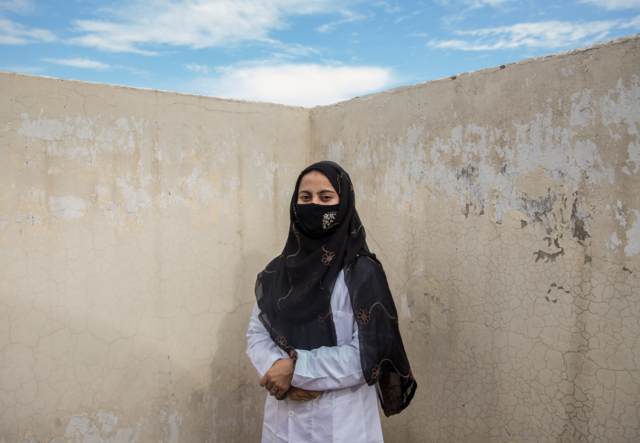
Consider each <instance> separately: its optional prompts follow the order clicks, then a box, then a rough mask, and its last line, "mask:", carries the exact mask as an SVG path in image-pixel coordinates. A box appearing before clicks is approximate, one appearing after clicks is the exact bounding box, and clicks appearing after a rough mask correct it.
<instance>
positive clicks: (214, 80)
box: [0, 0, 640, 107]
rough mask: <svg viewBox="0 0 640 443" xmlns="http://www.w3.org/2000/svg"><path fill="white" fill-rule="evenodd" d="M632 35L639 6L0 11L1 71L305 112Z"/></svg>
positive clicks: (627, 2)
mask: <svg viewBox="0 0 640 443" xmlns="http://www.w3.org/2000/svg"><path fill="white" fill-rule="evenodd" d="M638 32H640V0H572V1H563V0H560V1H536V2H532V1H529V2H525V1H518V0H437V1H412V2H410V1H393V0H388V1H362V0H126V1H113V2H108V1H107V2H105V1H96V0H76V1H61V0H58V1H53V0H0V70H4V71H13V72H22V73H30V74H39V75H46V76H52V77H59V78H69V79H76V80H85V81H91V82H102V83H111V84H120V85H127V86H134V87H145V88H153V89H162V90H168V91H178V92H186V93H194V94H204V95H212V96H217V97H229V98H240V99H247V100H256V101H267V102H275V103H284V104H290V105H298V106H306V107H312V106H316V105H325V104H330V103H335V102H338V101H342V100H348V99H350V98H353V97H355V96H359V95H363V94H368V93H371V92H378V91H382V90H386V89H390V88H393V87H396V86H402V85H409V84H414V83H419V82H424V81H428V80H434V79H438V78H442V77H445V76H450V75H455V74H459V73H462V72H466V71H473V70H477V69H482V68H486V67H490V66H496V65H502V64H506V63H510V62H514V61H518V60H522V59H525V58H529V57H536V56H540V55H545V54H551V53H554V52H559V51H564V50H568V49H574V48H578V47H582V46H586V45H589V44H592V43H595V42H598V41H602V40H609V39H613V38H616V37H620V36H623V35H629V34H635V33H638Z"/></svg>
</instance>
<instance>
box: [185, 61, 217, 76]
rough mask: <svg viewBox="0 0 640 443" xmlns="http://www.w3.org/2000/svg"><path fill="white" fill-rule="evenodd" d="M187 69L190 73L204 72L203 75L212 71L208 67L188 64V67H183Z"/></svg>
mask: <svg viewBox="0 0 640 443" xmlns="http://www.w3.org/2000/svg"><path fill="white" fill-rule="evenodd" d="M182 66H184V67H185V68H187V69H188V70H189V71H195V72H202V73H203V74H208V73H209V71H210V69H209V67H208V66H206V65H198V64H196V63H188V64H186V65H182Z"/></svg>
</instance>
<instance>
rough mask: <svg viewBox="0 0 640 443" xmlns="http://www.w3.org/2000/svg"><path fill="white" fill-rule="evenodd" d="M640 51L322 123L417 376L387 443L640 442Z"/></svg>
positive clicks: (362, 109) (316, 120)
mask: <svg viewBox="0 0 640 443" xmlns="http://www.w3.org/2000/svg"><path fill="white" fill-rule="evenodd" d="M639 43H640V41H639V40H638V39H637V38H636V37H633V38H631V39H622V40H620V41H617V42H611V43H607V44H602V45H597V46H595V47H593V48H590V49H588V50H583V51H575V52H572V53H568V54H560V55H556V56H551V57H548V58H542V59H536V60H526V61H523V62H520V63H516V64H510V65H507V66H500V67H496V68H493V69H487V70H483V71H480V72H475V73H468V74H463V75H459V76H457V77H455V78H453V77H452V78H446V79H442V80H438V81H434V82H429V83H425V84H419V85H414V86H409V87H404V88H399V89H395V90H392V91H389V92H385V93H381V94H376V95H372V96H367V97H362V98H358V99H354V100H351V101H349V102H345V103H341V104H338V105H335V106H329V107H323V108H315V109H314V110H313V111H312V154H313V157H312V159H313V160H315V159H321V158H329V159H332V160H335V161H338V162H339V163H341V164H342V165H343V166H344V167H345V168H346V169H347V170H348V171H350V173H351V174H352V176H353V177H354V181H355V183H356V190H357V192H356V196H357V197H358V198H359V201H358V209H359V212H360V214H361V215H362V218H363V224H364V225H365V226H366V227H367V234H368V238H369V239H371V240H370V241H369V244H370V245H371V246H372V248H373V249H374V250H375V252H377V253H379V255H380V257H381V260H382V262H383V263H384V265H385V266H386V270H387V275H388V277H389V280H390V284H391V287H392V292H393V293H394V296H395V297H396V303H397V305H398V308H399V311H400V312H401V314H403V317H404V318H403V319H402V320H401V330H402V332H403V337H404V339H405V344H406V345H407V348H408V353H409V356H410V359H411V363H412V367H413V372H414V374H415V376H416V379H417V380H418V385H419V387H418V394H417V396H416V399H415V400H414V404H413V405H412V406H411V407H410V408H409V409H408V410H407V411H406V413H403V414H401V415H400V416H398V417H396V418H393V419H391V420H384V421H383V423H384V429H385V437H386V440H385V441H387V442H398V443H401V442H587V441H589V442H620V443H622V442H631V441H636V442H637V441H640V401H638V399H639V398H640V388H639V386H640V341H639V338H638V337H639V336H640V197H639V194H640V135H639V131H640V51H639Z"/></svg>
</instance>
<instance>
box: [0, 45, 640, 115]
mask: <svg viewBox="0 0 640 443" xmlns="http://www.w3.org/2000/svg"><path fill="white" fill-rule="evenodd" d="M631 40H640V33H638V34H630V35H626V36H623V37H619V38H616V39H613V40H605V41H602V42H598V43H594V44H593V45H589V46H585V47H582V48H577V49H571V50H568V51H562V52H556V53H553V54H548V55H542V56H540V57H532V58H527V59H524V60H519V61H516V62H511V63H507V64H504V65H497V66H492V67H489V68H484V69H479V70H477V71H468V72H463V73H461V74H457V75H451V76H447V77H443V78H439V79H436V80H429V81H426V82H420V83H414V84H412V85H406V86H398V87H396V88H392V89H387V90H386V91H381V92H376V93H373V94H366V95H361V96H357V97H354V98H352V99H349V100H345V101H341V102H338V103H333V104H330V105H320V106H314V107H312V108H306V107H304V106H293V105H284V104H280V103H272V102H261V101H254V100H242V99H234V98H223V97H215V96H212V95H203V94H189V93H185V92H176V91H165V90H162V89H152V88H141V87H134V86H124V85H116V84H112V83H100V82H88V81H83V80H73V79H66V78H59V77H50V76H46V75H35V74H23V73H18V72H10V71H1V70H0V75H2V74H4V75H11V76H18V77H34V78H43V79H50V80H54V81H60V82H69V83H78V84H87V85H103V86H108V87H111V88H122V89H131V90H135V91H150V92H157V93H162V94H170V95H178V96H185V97H195V98H198V99H201V98H207V99H212V100H219V101H221V102H227V103H238V104H259V105H267V106H277V107H285V108H291V109H306V110H322V109H328V108H331V107H334V106H342V105H344V104H345V103H349V102H351V101H354V100H371V99H372V98H374V97H377V96H380V95H384V94H393V93H396V92H400V91H403V90H407V89H414V88H419V87H422V86H424V85H427V84H431V83H442V82H446V81H452V80H456V79H458V78H462V77H469V76H472V75H477V74H482V73H487V72H493V71H496V70H500V69H504V68H507V67H509V66H513V65H522V64H527V63H535V62H539V61H545V60H548V59H553V58H560V57H566V56H569V55H573V54H577V53H580V52H586V51H590V50H593V49H598V48H601V47H605V46H609V45H614V44H621V43H624V42H627V41H631Z"/></svg>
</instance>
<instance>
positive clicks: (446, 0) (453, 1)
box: [436, 0, 513, 8]
mask: <svg viewBox="0 0 640 443" xmlns="http://www.w3.org/2000/svg"><path fill="white" fill-rule="evenodd" d="M511 1H513V0H436V3H438V4H440V5H443V6H450V5H451V6H453V5H466V6H469V7H471V8H481V7H483V6H487V5H488V6H493V7H494V8H495V7H497V6H500V5H502V4H503V3H508V2H511Z"/></svg>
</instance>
